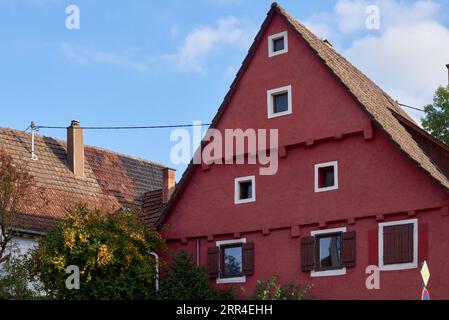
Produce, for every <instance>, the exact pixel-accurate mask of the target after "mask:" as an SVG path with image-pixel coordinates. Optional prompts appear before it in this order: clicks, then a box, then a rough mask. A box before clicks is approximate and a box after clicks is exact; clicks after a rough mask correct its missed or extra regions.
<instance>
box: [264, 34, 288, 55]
mask: <svg viewBox="0 0 449 320" xmlns="http://www.w3.org/2000/svg"><path fill="white" fill-rule="evenodd" d="M286 52H288V33H287V31H284V32H280V33H276V34H273V35H271V36H269V37H268V56H269V57H274V56H277V55H280V54H283V53H286Z"/></svg>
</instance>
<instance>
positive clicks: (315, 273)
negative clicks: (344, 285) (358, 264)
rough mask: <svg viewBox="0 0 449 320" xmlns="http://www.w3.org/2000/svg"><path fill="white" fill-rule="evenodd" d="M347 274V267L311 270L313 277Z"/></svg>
mask: <svg viewBox="0 0 449 320" xmlns="http://www.w3.org/2000/svg"><path fill="white" fill-rule="evenodd" d="M345 274H346V268H343V269H338V270H327V271H312V272H310V276H311V277H312V278H319V277H336V276H344V275H345Z"/></svg>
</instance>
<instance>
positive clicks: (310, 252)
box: [301, 237, 315, 272]
mask: <svg viewBox="0 0 449 320" xmlns="http://www.w3.org/2000/svg"><path fill="white" fill-rule="evenodd" d="M314 268H315V238H314V237H304V238H301V271H302V272H308V271H312V270H313V269H314Z"/></svg>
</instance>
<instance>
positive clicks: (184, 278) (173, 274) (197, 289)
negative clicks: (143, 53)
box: [159, 251, 234, 300]
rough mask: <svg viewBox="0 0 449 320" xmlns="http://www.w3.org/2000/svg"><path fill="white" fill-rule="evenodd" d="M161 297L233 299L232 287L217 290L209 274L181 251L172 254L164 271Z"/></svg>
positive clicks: (172, 298) (167, 298) (168, 298)
mask: <svg viewBox="0 0 449 320" xmlns="http://www.w3.org/2000/svg"><path fill="white" fill-rule="evenodd" d="M159 298H160V299H166V300H215V299H216V300H232V299H233V298H234V295H233V291H232V289H229V290H227V291H215V290H214V288H213V287H212V286H211V285H210V283H209V276H208V274H207V272H206V271H205V270H204V268H202V267H197V266H196V265H195V263H194V260H193V257H192V256H191V255H189V254H188V253H186V252H184V251H181V252H179V253H177V254H175V255H173V256H172V259H171V264H170V265H169V266H168V267H167V268H165V270H164V271H163V273H162V279H161V285H160V292H159Z"/></svg>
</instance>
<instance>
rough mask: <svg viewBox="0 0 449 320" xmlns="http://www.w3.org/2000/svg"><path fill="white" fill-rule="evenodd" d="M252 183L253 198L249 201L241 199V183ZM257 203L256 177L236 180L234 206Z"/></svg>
mask: <svg viewBox="0 0 449 320" xmlns="http://www.w3.org/2000/svg"><path fill="white" fill-rule="evenodd" d="M248 181H251V183H252V197H251V198H248V199H240V183H241V182H248ZM255 201H256V176H247V177H240V178H235V179H234V204H244V203H250V202H255Z"/></svg>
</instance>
